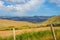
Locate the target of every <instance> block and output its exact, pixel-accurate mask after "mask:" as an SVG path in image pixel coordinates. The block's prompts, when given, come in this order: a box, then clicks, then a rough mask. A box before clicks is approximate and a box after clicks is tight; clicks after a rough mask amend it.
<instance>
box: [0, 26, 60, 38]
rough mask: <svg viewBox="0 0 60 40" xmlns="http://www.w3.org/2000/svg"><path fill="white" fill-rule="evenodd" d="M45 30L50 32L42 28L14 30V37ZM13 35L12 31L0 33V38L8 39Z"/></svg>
mask: <svg viewBox="0 0 60 40" xmlns="http://www.w3.org/2000/svg"><path fill="white" fill-rule="evenodd" d="M55 29H60V27H55ZM45 30H50V27H44V28H43V27H42V28H32V29H23V30H15V31H16V35H17V34H21V33H24V32H31V31H36V32H37V31H45ZM11 35H13V31H12V30H11V31H0V37H8V36H11Z"/></svg>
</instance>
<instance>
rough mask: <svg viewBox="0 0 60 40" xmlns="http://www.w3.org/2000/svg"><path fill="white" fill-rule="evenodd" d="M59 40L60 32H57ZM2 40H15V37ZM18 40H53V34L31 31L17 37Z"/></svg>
mask: <svg viewBox="0 0 60 40" xmlns="http://www.w3.org/2000/svg"><path fill="white" fill-rule="evenodd" d="M55 34H56V37H57V40H60V30H55ZM0 40H13V36H10V37H5V38H2V37H0ZM16 40H53V37H52V32H51V31H50V30H45V31H37V32H35V31H31V32H24V33H22V34H18V35H16Z"/></svg>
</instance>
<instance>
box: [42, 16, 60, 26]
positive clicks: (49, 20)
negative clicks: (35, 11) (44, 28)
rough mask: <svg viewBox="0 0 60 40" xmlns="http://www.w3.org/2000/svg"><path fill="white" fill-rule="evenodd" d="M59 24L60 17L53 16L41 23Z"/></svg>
mask: <svg viewBox="0 0 60 40" xmlns="http://www.w3.org/2000/svg"><path fill="white" fill-rule="evenodd" d="M49 24H58V25H60V16H53V17H51V18H49V19H48V20H46V21H44V22H42V23H41V25H49Z"/></svg>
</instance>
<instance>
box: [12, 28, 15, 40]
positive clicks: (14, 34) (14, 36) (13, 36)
mask: <svg viewBox="0 0 60 40" xmlns="http://www.w3.org/2000/svg"><path fill="white" fill-rule="evenodd" d="M13 40H16V37H15V28H13Z"/></svg>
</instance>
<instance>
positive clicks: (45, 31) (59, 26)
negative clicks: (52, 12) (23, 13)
mask: <svg viewBox="0 0 60 40" xmlns="http://www.w3.org/2000/svg"><path fill="white" fill-rule="evenodd" d="M50 24H53V26H54V28H55V34H56V37H57V40H60V16H54V17H52V18H50V19H48V20H46V21H44V22H42V23H30V22H25V21H13V20H2V19H0V40H13V36H12V35H13V31H12V28H15V29H16V30H15V31H16V40H53V37H52V33H51V31H50V30H51V29H50Z"/></svg>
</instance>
